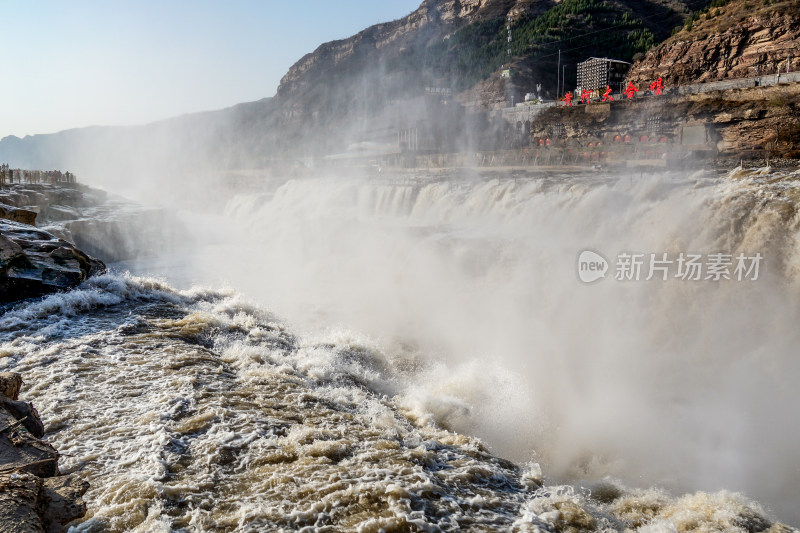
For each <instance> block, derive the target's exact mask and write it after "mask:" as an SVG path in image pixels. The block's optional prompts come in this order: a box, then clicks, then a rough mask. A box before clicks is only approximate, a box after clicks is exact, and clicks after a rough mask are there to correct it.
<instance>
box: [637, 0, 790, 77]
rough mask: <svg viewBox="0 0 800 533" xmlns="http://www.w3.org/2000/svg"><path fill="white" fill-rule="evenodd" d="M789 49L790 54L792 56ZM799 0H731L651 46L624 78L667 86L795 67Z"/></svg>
mask: <svg viewBox="0 0 800 533" xmlns="http://www.w3.org/2000/svg"><path fill="white" fill-rule="evenodd" d="M792 54H794V57H793V58H792ZM798 55H800V0H733V1H731V2H730V3H728V4H726V5H724V6H721V7H719V8H714V7H712V8H710V9H709V10H708V11H707V12H706V13H704V14H703V15H701V16H699V18H698V19H697V20H695V21H694V22H693V23H692V24H691V27H690V28H689V29H686V28H684V29H683V30H681V31H680V32H678V33H677V34H675V35H674V36H672V37H671V38H669V39H667V40H666V41H665V42H663V43H662V44H661V45H659V46H657V47H655V48H654V49H652V50H650V51H649V52H648V53H647V54H646V55H645V57H644V58H643V59H642V60H641V61H639V62H638V63H636V64H635V65H634V66H633V67H632V68H631V71H630V73H629V75H628V79H629V80H630V81H633V82H634V83H635V84H637V85H641V84H643V83H650V82H651V81H652V80H655V79H657V78H659V77H661V78H663V79H664V81H665V82H666V84H667V85H668V86H674V85H679V84H680V85H684V84H690V83H698V82H708V81H717V80H724V79H732V78H746V77H753V76H757V75H762V76H763V75H767V74H776V73H777V72H778V69H779V68H780V70H781V72H786V69H787V67H789V66H790V65H789V60H790V59H792V62H793V63H794V65H792V66H791V67H792V70H800V57H798Z"/></svg>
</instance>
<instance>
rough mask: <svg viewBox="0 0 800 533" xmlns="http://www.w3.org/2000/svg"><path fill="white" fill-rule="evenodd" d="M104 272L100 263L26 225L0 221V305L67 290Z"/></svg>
mask: <svg viewBox="0 0 800 533" xmlns="http://www.w3.org/2000/svg"><path fill="white" fill-rule="evenodd" d="M104 270H105V265H104V264H103V262H102V261H99V260H97V259H94V258H92V257H89V256H88V255H86V254H85V253H83V252H82V251H80V250H78V249H77V248H75V247H74V246H73V245H71V244H70V243H68V242H67V241H64V240H62V239H59V238H57V237H55V236H53V235H52V234H50V233H48V232H46V231H42V230H39V229H36V228H35V227H33V226H29V225H27V224H20V223H18V222H12V221H10V220H0V302H11V301H15V300H19V299H22V298H31V297H35V296H40V295H43V294H47V293H49V292H54V291H59V290H65V289H70V288H72V287H74V286H76V285H78V284H79V283H81V282H82V281H84V280H86V279H87V278H88V277H89V276H92V275H94V274H98V273H101V272H103V271H104Z"/></svg>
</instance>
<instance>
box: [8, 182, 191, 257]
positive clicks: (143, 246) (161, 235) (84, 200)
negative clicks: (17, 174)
mask: <svg viewBox="0 0 800 533" xmlns="http://www.w3.org/2000/svg"><path fill="white" fill-rule="evenodd" d="M4 207H5V208H6V209H7V210H8V216H4V214H3V213H4V211H3V208H4ZM4 218H5V219H9V220H12V221H16V222H22V223H25V224H31V225H33V224H34V221H35V222H36V224H37V225H38V226H39V227H40V228H41V229H42V230H44V231H47V232H49V233H51V234H52V235H54V236H56V237H58V238H60V239H63V240H65V241H67V242H69V243H71V244H73V245H74V246H76V247H78V248H79V249H80V250H82V251H83V252H85V253H87V254H89V255H91V256H94V257H98V258H101V259H102V260H103V261H105V262H116V261H125V260H129V259H135V258H140V257H142V256H149V255H155V254H157V253H160V252H162V251H163V250H164V248H165V247H166V248H173V247H178V246H181V245H182V244H183V243H185V242H187V241H188V240H189V237H188V234H187V232H186V230H185V228H184V227H183V225H181V223H180V222H179V221H178V220H177V218H176V217H175V216H174V214H173V213H172V212H171V211H170V210H168V209H162V208H158V207H144V206H141V205H138V204H135V203H133V202H130V201H128V200H125V199H123V198H117V197H114V198H109V197H108V195H107V194H106V192H105V191H102V190H98V189H94V188H91V187H87V186H85V185H81V184H77V183H72V184H59V185H50V184H29V183H23V184H14V185H9V186H6V187H2V188H0V219H4Z"/></svg>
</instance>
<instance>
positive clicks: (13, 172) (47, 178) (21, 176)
mask: <svg viewBox="0 0 800 533" xmlns="http://www.w3.org/2000/svg"><path fill="white" fill-rule="evenodd" d="M77 181H78V180H77V178H76V177H75V174H73V173H72V172H62V171H60V170H23V169H21V168H10V167H9V165H8V163H4V164H2V165H0V185H6V184H11V183H50V184H56V183H77Z"/></svg>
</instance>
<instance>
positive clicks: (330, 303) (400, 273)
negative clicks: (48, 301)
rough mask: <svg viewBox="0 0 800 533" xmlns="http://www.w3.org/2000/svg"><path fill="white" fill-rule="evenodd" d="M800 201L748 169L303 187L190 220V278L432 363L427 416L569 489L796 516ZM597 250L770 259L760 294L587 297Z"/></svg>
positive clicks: (415, 394)
mask: <svg viewBox="0 0 800 533" xmlns="http://www.w3.org/2000/svg"><path fill="white" fill-rule="evenodd" d="M773 177H774V176H773ZM794 179H796V177H795V178H794ZM794 191H796V185H795V184H794V181H793V180H791V179H788V178H787V181H786V182H785V183H784V184H782V185H771V186H770V185H767V184H766V183H765V182H764V181H763V179H762V177H760V176H759V175H757V174H753V175H750V174H748V173H747V172H745V171H737V172H734V173H732V174H731V175H730V176H727V177H722V178H719V177H716V176H710V175H703V174H700V173H698V174H665V175H661V176H655V177H645V176H635V177H623V178H619V177H612V176H605V177H589V176H558V177H552V178H520V179H511V178H503V179H488V178H477V177H475V176H472V177H466V176H461V177H449V178H441V179H430V177H428V178H425V179H423V178H421V177H414V176H411V175H407V176H396V177H395V178H390V179H381V180H368V179H355V178H354V179H344V180H342V179H323V178H320V179H301V180H291V181H288V182H286V183H284V184H282V185H280V186H279V187H277V189H275V190H274V191H272V192H265V193H263V194H242V195H238V196H235V197H233V198H232V199H231V200H230V201H229V202H228V203H227V206H226V208H225V212H224V214H222V215H219V216H216V217H214V218H213V219H212V218H209V217H208V216H205V215H193V214H191V213H187V214H186V220H187V222H188V226H189V227H192V228H194V229H195V230H196V231H197V232H198V235H201V236H202V237H203V239H205V242H207V243H208V246H206V247H201V248H199V249H197V250H196V251H195V254H194V255H191V256H190V257H184V258H183V260H182V261H181V264H182V269H181V270H180V273H179V274H176V275H177V277H179V278H182V279H183V282H189V281H191V282H205V283H211V284H228V285H230V286H233V287H235V288H236V289H238V290H240V291H242V292H243V293H244V294H246V295H247V296H248V297H249V298H253V299H255V300H257V301H258V302H260V303H261V304H262V305H264V306H265V307H266V308H268V309H270V310H272V311H274V312H276V313H277V314H278V315H280V316H282V317H284V318H286V319H287V320H288V322H289V323H290V324H292V325H293V327H296V328H298V330H299V331H302V332H303V333H304V334H306V335H311V336H313V335H323V334H325V335H330V334H336V332H337V331H340V332H344V331H357V332H360V333H361V334H364V335H367V337H368V338H369V339H371V342H374V343H375V345H376V346H380V347H381V350H382V351H383V353H385V354H387V357H388V358H389V359H390V360H391V361H393V362H394V364H395V365H396V366H397V367H398V368H406V367H408V366H409V365H411V366H412V367H413V368H415V369H416V370H415V371H414V372H413V373H412V374H411V375H410V376H409V375H405V374H402V373H401V374H398V375H397V376H396V377H395V378H393V379H394V380H395V383H394V385H392V387H391V388H392V390H395V392H396V393H397V394H400V395H401V397H402V402H403V404H404V405H405V406H406V409H407V411H408V414H409V415H410V416H412V418H413V417H417V418H420V419H431V420H435V421H437V422H438V423H440V424H442V425H444V426H445V427H447V428H450V429H453V430H456V431H459V432H465V433H467V434H471V435H477V436H479V437H481V438H483V439H484V440H485V441H486V442H487V444H489V445H490V446H491V447H492V448H493V450H494V451H495V452H496V453H498V454H500V455H504V456H507V457H510V458H513V459H516V460H520V461H524V460H530V459H536V460H538V461H539V462H541V463H542V465H543V468H544V470H545V475H546V476H550V477H551V478H552V479H558V480H567V481H569V480H571V481H578V480H581V479H597V478H599V477H602V476H604V475H611V476H615V477H618V478H621V479H623V480H624V481H625V482H627V483H631V484H634V485H639V486H641V485H646V486H649V485H651V484H658V485H664V486H667V487H671V488H674V489H681V490H687V489H688V490H691V489H708V490H716V489H722V488H725V489H731V490H738V491H741V492H743V493H745V494H746V495H748V496H750V497H754V498H756V499H759V500H762V501H764V502H766V503H767V504H768V505H770V506H772V508H773V509H774V510H775V511H776V512H778V513H779V516H780V517H782V518H784V519H785V520H793V521H797V519H798V517H797V516H794V515H793V513H795V511H793V502H792V498H793V496H791V495H793V494H796V493H797V491H798V490H800V475H798V474H797V472H798V468H800V463H799V462H798V458H797V456H796V454H795V453H794V451H793V450H794V444H793V443H795V442H796V439H797V438H798V436H800V424H798V422H797V418H796V417H795V416H794V414H793V413H794V412H795V411H796V408H797V407H798V405H800V396H799V395H798V392H797V390H796V387H795V384H796V382H797V378H798V377H800V368H798V365H799V364H800V363H798V361H797V359H796V357H794V355H793V354H794V353H795V351H796V348H795V346H796V344H797V341H798V340H800V339H798V335H799V333H798V331H797V329H796V327H795V324H796V323H797V318H798V304H797V302H800V299H798V298H797V291H798V285H797V282H798V278H797V277H796V276H797V264H798V263H797V254H798V252H799V251H800V250H799V249H798V247H797V242H796V234H797V227H796V219H795V217H794V215H793V214H792V213H793V212H794V211H793V207H792V206H793V203H792V202H793V201H794V200H793V199H792V198H794V197H793V196H792V194H794ZM787 195H788V196H787ZM201 242H202V240H201ZM587 248H588V249H593V250H597V251H599V252H601V253H603V254H605V256H606V257H609V258H613V257H614V256H616V255H617V254H618V253H621V252H633V251H635V252H641V253H646V254H649V253H658V254H661V253H662V252H666V253H669V254H673V255H677V254H679V253H680V252H687V253H688V252H693V253H703V254H712V253H729V254H737V253H740V252H744V253H747V254H755V253H757V252H758V253H761V254H762V255H764V257H765V261H764V264H763V265H762V270H761V273H760V278H759V279H758V280H757V281H749V282H747V281H742V282H736V281H723V282H711V281H684V280H679V279H670V280H669V281H666V282H664V281H661V280H659V279H656V280H652V281H649V282H648V281H639V282H621V281H616V280H614V279H612V278H613V272H612V273H611V275H610V276H609V278H608V279H606V280H604V281H602V282H600V283H597V284H593V285H585V284H583V283H581V282H580V281H579V280H578V277H577V273H576V259H577V256H578V253H579V252H580V251H581V250H584V249H587Z"/></svg>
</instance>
